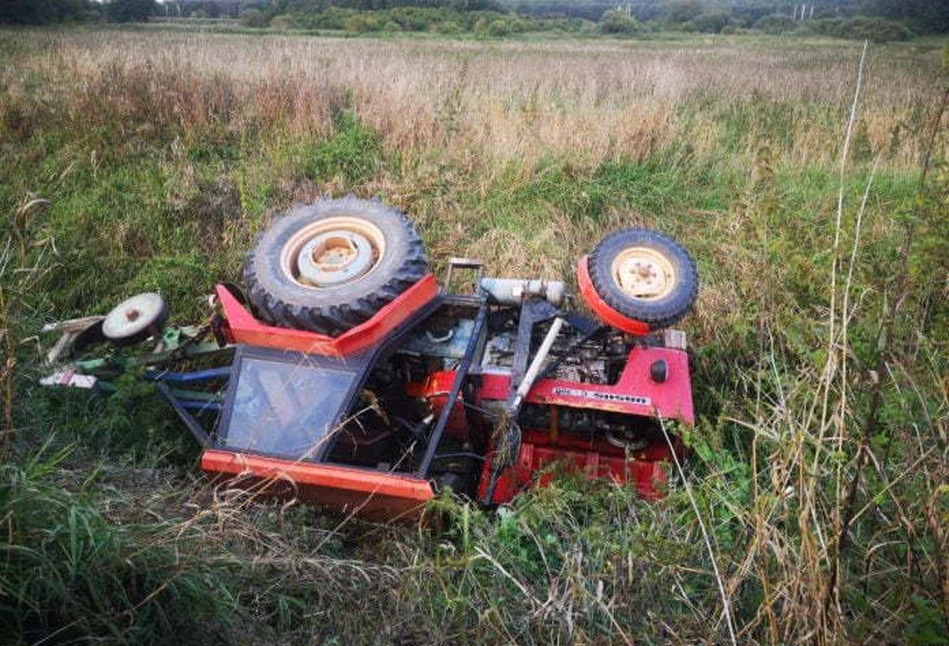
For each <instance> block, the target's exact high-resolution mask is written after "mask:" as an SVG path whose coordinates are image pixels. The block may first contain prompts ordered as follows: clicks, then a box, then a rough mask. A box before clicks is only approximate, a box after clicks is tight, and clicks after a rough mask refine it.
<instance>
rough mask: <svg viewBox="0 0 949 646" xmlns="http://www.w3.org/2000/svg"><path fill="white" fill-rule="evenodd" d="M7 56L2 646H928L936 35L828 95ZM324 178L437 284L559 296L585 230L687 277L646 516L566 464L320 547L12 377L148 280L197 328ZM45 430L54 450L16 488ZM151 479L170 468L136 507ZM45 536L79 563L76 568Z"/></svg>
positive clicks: (307, 513) (557, 53)
mask: <svg viewBox="0 0 949 646" xmlns="http://www.w3.org/2000/svg"><path fill="white" fill-rule="evenodd" d="M3 36H4V40H3V41H0V61H2V62H3V63H4V66H3V67H2V68H0V146H2V149H3V152H4V154H3V156H2V157H0V177H2V181H0V209H3V210H4V212H5V213H9V214H11V215H14V214H17V213H21V215H20V216H17V217H12V218H11V219H10V220H9V221H8V223H7V224H6V226H5V229H4V233H5V235H6V236H8V237H9V238H10V240H11V246H10V247H9V248H10V249H11V250H16V254H15V255H9V262H7V263H5V264H4V265H3V266H4V267H5V269H3V272H2V274H0V288H2V292H0V293H2V295H3V296H4V297H5V298H8V295H13V296H15V299H16V300H15V303H14V302H13V301H10V300H7V301H4V304H3V308H0V309H2V310H3V312H5V313H6V317H7V318H6V319H5V320H4V325H5V330H6V332H7V333H6V334H5V336H4V339H3V341H4V343H5V345H4V346H3V347H4V352H5V353H6V354H5V355H4V357H5V359H6V360H7V363H6V366H7V368H5V370H6V372H5V373H3V375H2V377H3V379H5V380H6V381H5V383H9V384H10V390H9V392H10V402H11V405H10V412H9V416H8V417H9V421H8V422H7V425H8V426H10V427H13V428H16V429H18V430H17V437H18V438H19V439H18V444H17V446H16V447H14V450H13V453H12V456H13V457H12V458H11V461H12V462H15V461H17V460H19V461H20V462H21V466H14V465H13V464H12V463H11V464H7V465H6V466H5V467H4V469H5V470H4V471H3V472H2V474H3V477H4V478H5V480H3V482H5V483H6V484H5V485H3V486H4V487H6V488H5V489H0V491H2V492H6V493H4V494H3V495H5V496H7V497H6V498H3V499H2V500H3V501H5V502H2V504H3V505H6V506H5V507H3V508H2V509H0V520H2V522H3V523H5V525H4V526H5V527H6V528H7V531H5V532H4V537H3V540H4V541H5V542H4V543H3V549H4V550H6V552H7V553H9V554H16V555H18V556H17V557H16V558H17V559H21V560H16V559H13V560H11V559H7V560H6V561H4V562H3V563H2V564H0V611H2V612H4V613H6V616H8V617H10V618H11V621H12V622H13V623H10V624H8V625H10V626H11V631H12V632H11V633H10V634H11V635H14V639H16V638H20V639H25V640H30V639H34V638H37V639H38V638H39V637H38V635H40V634H41V633H42V634H46V635H50V636H51V641H55V640H56V639H66V638H67V637H68V638H72V637H76V638H77V639H81V638H83V637H84V636H91V637H94V638H95V639H99V640H107V641H108V640H111V641H116V642H123V641H124V642H132V641H141V640H144V639H155V640H157V639H162V638H163V636H164V635H167V634H168V632H167V631H170V630H173V631H178V632H177V634H178V636H179V637H182V636H183V637H182V638H185V637H187V638H189V639H192V638H193V640H194V641H199V640H200V639H204V638H207V639H208V641H214V640H216V639H217V640H220V641H225V642H235V641H240V637H239V636H240V635H241V634H242V633H244V632H249V633H250V634H252V635H253V638H254V639H256V640H258V641H264V642H268V641H272V642H274V643H286V642H287V641H299V642H301V643H303V642H306V643H314V642H315V643H376V644H389V643H424V644H438V643H458V642H464V643H482V644H498V643H526V644H547V643H564V644H566V643H576V644H606V643H637V644H639V643H646V644H650V643H652V644H666V643H682V644H685V643H708V644H713V643H726V642H729V643H730V642H731V641H732V637H731V629H733V630H734V633H735V635H734V642H737V643H742V644H744V643H759V644H773V645H778V644H812V643H820V644H844V643H848V644H849V643H867V644H872V643H903V642H906V643H915V644H931V643H940V640H945V639H946V635H947V632H949V626H947V624H946V621H947V617H949V561H947V555H949V532H947V531H946V526H947V525H949V522H947V511H946V504H947V497H946V490H945V482H946V476H947V474H949V470H947V465H949V455H947V450H949V449H947V439H949V429H947V426H946V421H945V420H946V419H947V418H949V416H947V411H949V396H947V391H946V387H945V375H946V374H947V368H949V366H947V360H949V356H947V343H949V336H947V333H946V330H947V329H949V325H947V314H949V312H947V305H946V303H947V301H949V299H947V295H949V292H947V283H946V276H947V275H949V266H947V261H946V258H947V257H949V249H947V240H949V235H947V234H949V229H947V224H946V218H945V213H946V212H949V203H947V187H949V182H947V176H946V151H947V138H946V129H945V122H946V116H945V106H944V94H943V93H944V92H945V88H946V84H947V80H946V73H945V71H943V70H942V68H940V60H939V58H940V55H939V52H938V50H937V48H935V47H928V46H919V45H916V44H909V45H894V46H884V47H876V46H874V47H871V48H870V49H869V51H868V52H867V55H866V61H865V66H864V67H863V82H862V87H861V89H860V93H859V95H858V97H857V101H856V102H854V85H855V81H856V78H857V73H858V69H859V68H860V67H861V66H860V49H859V46H858V45H854V44H841V43H838V42H833V41H795V42H794V43H783V42H780V41H776V40H754V39H752V40H741V39H738V40H728V39H714V40H703V39H695V40H688V41H682V42H675V43H665V42H650V43H620V42H610V43H606V42H599V41H598V42H583V43H573V42H568V41H557V42H550V43H524V42H503V43H475V42H452V41H442V40H424V41H423V40H369V39H358V40H347V39H317V38H294V37H271V36H267V37H247V36H229V35H215V36H199V35H195V34H177V33H173V32H162V33H148V34H145V33H124V32H108V33H106V32H97V31H59V32H53V33H46V32H6V33H4V34H3ZM845 137H846V139H847V141H848V143H847V145H844V139H845ZM842 151H845V152H842ZM920 160H924V161H922V162H921V161H920ZM346 192H355V193H358V194H361V195H379V196H381V197H382V198H383V199H386V200H388V201H390V202H393V203H396V204H398V205H399V206H401V207H403V208H405V209H406V210H407V211H408V212H409V213H412V214H413V216H414V217H415V219H416V221H417V222H418V224H419V226H420V228H421V230H422V233H423V235H424V237H425V240H426V243H427V244H428V246H429V249H430V251H431V252H432V256H433V258H434V259H435V262H436V266H440V264H441V263H442V262H444V259H445V258H447V257H449V256H450V255H459V254H464V255H473V256H480V257H482V258H483V259H484V260H485V261H486V262H487V263H488V265H489V267H491V268H492V269H493V270H494V271H496V272H498V273H500V274H504V275H542V276H546V277H555V276H556V277H560V276H564V277H567V278H568V280H569V279H570V276H571V275H572V271H573V266H574V263H575V260H576V258H577V257H578V256H579V255H581V254H582V253H585V252H586V251H588V250H589V248H591V247H592V245H593V244H594V243H595V242H596V241H597V240H598V239H599V238H600V237H602V235H603V233H604V232H605V231H608V230H611V229H613V228H616V227H620V226H629V225H646V226H653V227H657V228H660V229H662V230H665V231H667V232H670V233H672V234H674V235H676V236H677V237H678V238H679V239H681V240H682V241H683V242H684V243H685V245H686V246H687V247H689V248H690V249H691V250H692V252H693V253H694V255H695V256H696V257H697V258H698V262H699V269H700V273H701V274H702V279H703V284H702V291H701V294H700V299H699V305H698V308H697V311H696V312H695V313H694V314H693V316H691V317H690V318H689V319H688V320H687V321H686V322H685V326H686V329H687V331H688V332H689V333H690V335H691V339H692V345H693V368H694V384H695V395H696V404H697V413H698V423H697V426H696V428H695V429H692V430H689V429H676V430H678V431H679V432H681V433H682V434H684V435H685V436H686V438H687V440H688V442H689V443H690V445H691V447H692V452H691V457H690V459H689V460H688V461H687V462H686V463H685V464H684V465H683V473H682V474H681V478H684V479H685V482H682V481H681V478H680V481H679V482H678V483H677V484H675V485H674V486H673V487H672V489H671V491H670V492H669V495H668V496H667V497H666V498H665V499H664V500H663V501H660V502H657V503H649V504H646V503H644V502H642V501H640V500H638V499H636V497H635V495H633V494H632V493H631V492H630V491H628V490H626V489H624V488H620V487H616V486H613V485H610V484H605V483H588V482H584V481H581V480H577V479H573V478H570V477H562V478H559V479H557V480H555V482H554V484H553V486H551V487H550V488H547V489H543V490H539V491H535V492H533V493H531V494H529V495H526V496H524V497H522V498H520V499H518V501H517V502H515V504H514V505H513V506H512V507H511V508H510V509H505V510H503V511H502V512H501V513H499V514H497V515H495V516H489V515H485V514H483V513H481V512H479V511H477V510H475V509H473V508H472V507H470V506H469V505H466V504H464V503H463V502H461V501H458V500H454V499H451V498H445V499H443V500H440V501H439V503H438V509H437V510H434V511H433V513H435V512H437V513H439V514H440V515H441V516H442V523H441V526H440V529H439V530H438V531H429V530H424V531H423V530H414V529H411V528H409V529H400V528H394V527H386V526H374V525H363V524H360V523H357V522H354V521H349V522H346V523H343V524H342V525H340V523H339V520H338V519H333V518H326V517H323V516H321V515H319V514H318V513H317V512H314V511H312V510H307V509H302V508H300V507H298V506H296V505H293V504H291V505H288V506H286V507H279V506H268V505H264V504H260V503H257V502H254V503H251V502H250V501H248V500H247V499H246V498H241V497H240V495H239V494H238V493H236V492H230V491H215V490H213V489H208V488H207V486H206V485H203V484H201V483H196V484H187V483H188V482H189V481H190V479H191V478H192V477H193V476H192V475H191V474H192V473H193V470H192V469H191V464H192V460H193V458H194V452H193V450H189V449H187V448H182V446H181V445H180V443H176V441H175V440H174V438H175V437H178V436H174V435H173V434H174V432H175V426H174V424H173V423H171V421H170V418H168V417H165V416H164V415H163V413H162V412H161V411H162V410H163V409H162V408H161V407H160V404H158V403H156V402H154V401H151V400H149V398H148V395H147V394H146V395H143V394H142V393H141V392H138V391H129V392H128V393H123V394H122V395H121V397H120V398H119V399H118V400H113V402H111V403H110V404H109V405H105V406H103V405H95V406H92V407H89V406H87V405H85V404H84V403H82V400H80V399H76V398H71V397H68V396H65V395H63V394H61V393H54V394H47V393H41V392H38V391H37V389H36V388H35V387H33V386H32V385H31V383H32V382H31V378H32V377H33V376H35V374H36V372H37V371H38V367H37V365H36V359H35V357H36V351H35V347H36V346H35V342H34V341H30V340H28V338H29V336H30V334H31V333H30V331H29V330H31V329H35V328H37V327H39V324H40V322H41V321H42V320H44V319H46V318H48V317H51V316H58V317H64V316H69V315H74V314H80V313H90V312H92V311H103V310H105V309H107V308H108V307H109V306H110V304H111V303H113V302H115V300H116V299H117V298H119V297H122V296H126V295H128V293H130V292H134V291H143V290H145V289H160V290H161V291H162V292H163V293H164V294H165V295H166V296H167V297H168V299H169V301H170V302H171V304H172V307H173V311H174V312H175V313H176V314H175V316H176V317H177V318H178V319H180V320H182V321H185V320H188V319H190V318H191V317H193V316H196V315H197V314H198V313H199V312H200V311H201V308H202V304H201V300H200V298H199V295H200V294H202V293H206V292H207V291H208V290H209V289H210V288H211V286H212V285H213V282H214V281H215V280H218V279H220V278H229V279H235V278H237V275H238V268H239V265H240V258H241V254H242V252H243V250H244V249H245V248H247V246H248V245H249V244H251V241H252V240H253V237H254V234H255V233H256V231H258V230H259V229H260V228H262V227H263V226H266V223H267V222H268V220H269V218H270V217H271V215H272V214H273V213H275V212H277V211H279V210H280V209H283V208H285V207H286V206H288V205H289V204H291V203H292V202H294V201H301V200H311V199H314V198H315V197H317V196H319V195H321V194H341V193H346ZM30 195H33V196H38V197H41V198H44V199H47V200H49V208H48V209H47V210H45V211H42V212H41V211H40V210H33V209H32V208H31V209H28V210H27V211H23V210H22V209H21V207H22V205H24V204H26V203H28V202H29V201H30V200H31V199H32V198H31V197H30ZM27 213H28V216H27V215H26V214H27ZM29 268H37V269H36V270H35V271H33V272H32V273H29V272H26V273H24V272H23V271H21V270H23V269H29ZM24 277H29V280H31V281H33V282H32V283H30V284H29V286H28V287H26V285H27V283H25V282H21V281H22V279H23V278H24ZM11 303H13V304H14V307H13V308H11V306H10V304H11ZM11 359H12V360H13V361H15V362H16V363H13V364H11V363H10V360H11ZM53 431H56V434H55V438H56V439H55V440H54V441H53V444H54V445H55V446H59V445H61V444H64V443H68V444H69V445H70V446H71V447H72V453H71V454H70V456H69V457H68V458H66V459H64V460H63V461H61V462H58V463H56V464H55V465H54V466H53V467H50V468H46V469H42V468H39V467H38V466H36V465H42V464H48V463H49V460H48V459H43V458H33V457H31V456H34V455H36V451H37V450H38V447H41V446H42V445H43V444H44V442H45V439H46V437H47V435H48V434H49V433H51V432H53ZM180 436H184V434H183V433H181V434H180ZM49 450H50V449H46V451H47V455H48V451H49ZM189 451H190V452H189ZM23 465H25V466H23ZM30 465H33V466H30ZM90 465H103V468H102V469H101V470H96V468H95V467H91V466H90ZM142 471H145V472H147V473H161V474H164V475H162V476H161V478H159V479H160V483H158V484H155V480H154V478H151V477H147V478H145V479H146V480H148V482H150V483H151V484H149V485H148V486H145V487H144V488H141V487H138V486H136V485H133V484H130V483H129V480H130V479H131V480H135V478H137V476H135V475H134V474H137V473H141V472H142ZM103 473H105V474H114V475H107V476H102V475H101V474H103ZM130 474H131V475H130ZM83 482H86V484H85V485H83V484H82V483H83ZM171 482H177V483H179V485H178V486H176V487H170V486H169V485H168V484H166V483H171ZM18 483H26V484H18ZM60 485H63V486H64V487H65V488H66V489H67V490H68V493H62V492H60V491H59V490H58V489H59V486H60ZM162 489H165V491H163V490H162ZM156 490H157V491H156ZM143 491H144V492H149V493H145V494H143V493H142V492H143ZM142 496H144V497H142ZM28 500H35V501H36V504H35V505H34V507H32V508H31V507H29V505H28V504H27V502H26V501H28ZM116 509H121V510H123V511H122V513H113V512H114V510H116ZM73 516H75V517H76V518H77V519H79V520H80V521H81V522H79V523H78V525H76V527H79V530H77V531H75V532H73V530H71V529H69V528H68V526H67V527H64V526H63V522H64V521H63V518H69V517H73ZM74 525H75V523H74ZM87 527H88V528H90V529H89V530H88V531H87V530H86V529H85V528H87ZM73 536H76V537H77V538H75V540H74V539H73V538H72V537H73ZM37 537H39V538H37ZM90 537H91V538H90ZM37 541H38V542H37ZM74 543H75V545H76V547H75V549H76V550H79V552H77V553H88V554H92V555H93V557H91V558H89V559H84V558H82V559H74V560H75V561H76V562H77V563H79V564H80V566H77V567H75V568H74V569H73V570H70V571H69V572H68V576H67V575H65V574H63V572H64V571H65V569H66V568H68V567H72V566H69V563H71V562H72V561H70V560H69V558H62V557H61V556H60V554H61V553H62V554H67V555H68V554H69V553H71V552H69V550H72V549H74V548H73V547H72V546H73V544H74ZM100 544H101V545H103V546H106V547H105V548H99V547H96V546H98V545H100ZM83 546H85V547H83ZM26 547H28V548H30V549H33V550H35V552H36V553H35V554H33V552H28V551H24V549H25V548H26ZM87 548H88V549H87ZM83 550H86V551H85V552H83ZM24 554H31V555H32V556H30V558H35V559H37V561H36V562H37V563H40V564H41V567H42V569H36V570H33V569H32V568H33V566H32V565H30V562H28V561H26V560H22V559H23V558H25V556H22V555H24ZM87 565H88V567H86V566H87ZM36 567H37V568H40V565H37V566H36ZM32 571H36V572H41V573H42V576H41V577H40V579H41V581H40V582H36V581H33V578H35V577H31V575H30V573H31V572H32ZM166 583H167V585H165V584H166ZM31 586H32V587H31ZM163 586H165V587H163ZM168 586H181V589H180V591H178V590H177V588H170V587H168ZM76 590H78V591H79V592H75V591H76ZM173 591H177V592H178V594H177V595H172V594H171V592H173ZM152 593H154V594H152ZM179 597H180V598H182V599H185V600H187V599H198V598H200V599H198V600H197V601H196V602H195V604H194V611H193V613H190V612H189V610H188V609H187V608H184V609H183V608H182V606H181V605H180V604H179V603H178V601H177V599H178V598H179ZM367 600H371V601H367ZM188 603H190V602H188ZM185 605H188V604H187V603H186V604H185ZM51 606H56V607H59V606H61V607H62V608H63V611H62V612H61V613H59V614H57V613H54V612H49V608H50V607H51ZM41 610H42V611H43V612H41ZM44 613H45V614H44ZM169 613H174V615H175V620H174V621H171V620H169V619H168V616H169ZM179 613H182V614H181V616H180V617H179V616H178V614H179ZM196 617H201V618H203V619H202V620H204V619H206V620H207V621H209V622H211V624H212V625H213V626H214V627H215V628H214V631H213V635H207V634H202V635H197V634H193V631H190V630H189V629H188V628H187V627H188V626H189V625H191V624H189V623H188V622H192V621H196V620H197V619H196ZM80 618H81V619H80ZM76 622H78V623H76ZM182 627H184V628H182ZM57 630H63V631H64V632H62V633H55V631H57ZM70 631H71V632H70ZM185 631H187V632H185ZM57 635H58V637H57ZM334 640H335V641H334Z"/></svg>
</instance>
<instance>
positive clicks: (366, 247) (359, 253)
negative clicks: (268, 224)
mask: <svg viewBox="0 0 949 646" xmlns="http://www.w3.org/2000/svg"><path fill="white" fill-rule="evenodd" d="M372 260H373V253H372V244H371V243H370V242H369V240H368V239H367V238H366V237H365V236H362V235H360V234H358V233H356V232H353V231H328V232H326V233H324V234H322V235H318V236H316V237H315V238H313V239H312V240H310V241H309V242H308V243H306V244H305V245H304V246H303V249H301V250H300V253H299V255H298V256H297V267H298V268H299V270H300V279H301V280H302V281H305V282H307V283H310V284H311V285H314V286H316V287H332V286H333V285H340V284H342V283H345V282H347V281H350V280H353V279H355V278H359V277H360V276H362V275H363V274H365V273H366V272H367V271H369V269H370V268H371V267H372Z"/></svg>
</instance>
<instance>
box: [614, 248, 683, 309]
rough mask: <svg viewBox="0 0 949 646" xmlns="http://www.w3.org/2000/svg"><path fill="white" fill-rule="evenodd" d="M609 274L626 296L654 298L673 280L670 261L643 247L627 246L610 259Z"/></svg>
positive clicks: (671, 283) (668, 287)
mask: <svg viewBox="0 0 949 646" xmlns="http://www.w3.org/2000/svg"><path fill="white" fill-rule="evenodd" d="M612 269H613V271H612V273H613V278H614V280H616V284H617V285H619V288H620V289H621V290H623V293H625V294H626V295H627V296H630V297H633V298H640V299H644V300H654V299H658V298H662V297H664V296H667V295H668V294H669V293H670V292H671V291H672V288H673V286H674V284H675V270H674V269H673V267H672V263H671V262H669V260H668V259H667V258H666V257H665V256H663V255H662V254H661V253H659V252H657V251H655V250H654V249H650V248H647V247H631V248H629V249H626V250H624V251H623V252H622V253H620V254H619V255H617V256H616V259H615V260H614V261H613V267H612Z"/></svg>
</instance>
